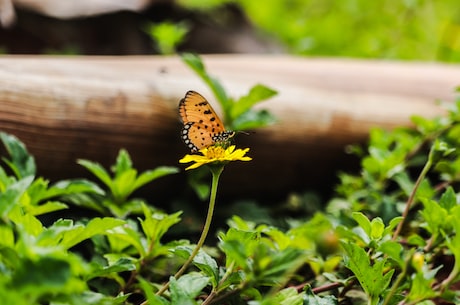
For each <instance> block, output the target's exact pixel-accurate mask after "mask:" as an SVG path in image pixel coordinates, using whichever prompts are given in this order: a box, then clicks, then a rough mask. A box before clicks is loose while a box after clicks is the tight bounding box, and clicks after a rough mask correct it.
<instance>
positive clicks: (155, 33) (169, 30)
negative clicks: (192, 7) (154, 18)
mask: <svg viewBox="0 0 460 305" xmlns="http://www.w3.org/2000/svg"><path fill="white" fill-rule="evenodd" d="M145 31H146V32H147V34H149V35H150V37H151V38H152V39H153V41H154V42H155V43H156V46H157V48H158V51H159V52H160V54H163V55H168V54H174V53H175V52H176V51H177V47H178V45H180V44H181V43H182V42H183V41H184V39H185V37H186V35H187V33H188V32H189V26H188V25H187V23H186V22H178V23H173V22H169V21H165V22H161V23H157V24H153V23H152V24H149V25H148V26H147V27H146V29H145Z"/></svg>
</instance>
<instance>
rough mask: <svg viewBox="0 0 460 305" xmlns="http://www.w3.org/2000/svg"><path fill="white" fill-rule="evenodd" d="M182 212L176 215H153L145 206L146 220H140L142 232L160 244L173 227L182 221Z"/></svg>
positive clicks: (156, 213)
mask: <svg viewBox="0 0 460 305" xmlns="http://www.w3.org/2000/svg"><path fill="white" fill-rule="evenodd" d="M181 214H182V212H181V211H179V212H176V213H174V214H169V215H168V214H165V213H160V212H155V213H151V211H150V210H149V209H148V208H147V207H146V206H144V217H145V218H144V219H143V220H142V219H140V220H139V221H140V223H141V226H142V230H143V231H144V233H145V235H146V236H147V238H148V239H149V240H151V241H154V242H156V243H159V242H160V239H161V238H162V237H163V235H164V234H165V233H166V232H167V231H168V230H169V228H171V227H172V226H173V225H175V224H176V223H178V222H179V221H180V215H181Z"/></svg>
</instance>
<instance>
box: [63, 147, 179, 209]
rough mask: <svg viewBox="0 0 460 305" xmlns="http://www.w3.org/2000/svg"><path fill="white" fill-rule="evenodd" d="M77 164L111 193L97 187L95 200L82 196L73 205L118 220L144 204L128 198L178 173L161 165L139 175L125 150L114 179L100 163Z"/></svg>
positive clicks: (77, 197)
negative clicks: (141, 188)
mask: <svg viewBox="0 0 460 305" xmlns="http://www.w3.org/2000/svg"><path fill="white" fill-rule="evenodd" d="M78 163H79V164H80V165H82V166H84V167H85V168H86V169H87V170H89V171H90V172H91V173H92V174H93V175H94V176H96V177H97V178H98V179H99V180H100V181H101V182H102V183H103V184H104V186H105V187H107V188H108V191H109V194H105V192H103V191H102V192H101V191H100V190H101V189H100V188H98V187H97V186H94V190H95V191H94V195H93V196H92V199H88V198H84V199H83V200H81V196H74V197H72V196H69V199H70V200H73V202H74V203H77V204H80V205H84V206H86V207H88V208H91V209H94V210H97V211H99V212H101V213H103V214H104V215H115V216H118V217H125V216H127V215H129V214H130V213H140V212H141V209H142V204H143V201H142V200H138V199H129V198H128V197H129V196H130V195H131V194H132V193H133V192H134V191H135V190H137V189H138V188H140V187H142V186H144V185H145V184H147V183H149V182H151V181H153V180H155V179H158V178H160V177H163V176H165V175H170V174H174V173H177V172H178V169H177V168H175V167H170V166H160V167H158V168H156V169H154V170H148V171H145V172H143V173H141V174H140V175H138V173H137V170H136V169H134V168H133V167H132V165H133V164H132V161H131V158H130V157H129V155H128V153H127V152H126V151H125V150H123V149H122V150H120V152H119V154H118V157H117V160H116V163H115V165H114V166H112V168H111V169H112V172H113V173H114V177H113V178H112V177H111V176H110V174H109V173H108V172H107V171H106V170H105V169H104V168H103V167H102V166H101V165H100V164H98V163H94V162H91V161H88V160H78ZM96 190H98V192H96Z"/></svg>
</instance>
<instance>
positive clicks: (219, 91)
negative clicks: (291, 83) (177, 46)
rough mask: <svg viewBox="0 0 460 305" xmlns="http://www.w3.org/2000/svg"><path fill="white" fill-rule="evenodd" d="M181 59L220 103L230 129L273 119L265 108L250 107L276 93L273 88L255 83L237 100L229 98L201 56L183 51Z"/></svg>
mask: <svg viewBox="0 0 460 305" xmlns="http://www.w3.org/2000/svg"><path fill="white" fill-rule="evenodd" d="M182 60H183V61H184V62H185V63H186V64H187V65H188V66H189V67H190V68H191V69H192V70H193V71H194V72H195V73H196V74H197V75H198V76H199V77H200V78H201V79H202V80H203V81H204V82H205V83H206V85H208V87H209V88H210V89H211V91H212V92H213V93H214V96H215V98H216V100H217V101H218V102H219V103H220V106H221V107H222V111H223V120H224V122H225V126H226V127H227V129H230V130H236V131H238V130H248V129H255V128H260V127H264V126H267V125H270V124H272V123H273V122H274V121H275V119H274V117H273V116H272V115H271V114H270V113H269V112H268V111H267V110H255V109H252V107H253V106H254V105H256V104H258V103H260V102H262V101H264V100H266V99H269V98H271V97H273V96H274V95H276V94H277V92H276V91H275V90H273V89H270V88H268V87H266V86H264V85H261V84H257V85H255V86H254V87H252V88H251V89H250V90H249V93H248V94H247V95H245V96H242V97H240V98H239V99H237V100H234V99H232V98H230V97H229V96H228V94H227V92H226V91H225V89H224V87H223V86H222V85H221V83H220V82H219V81H218V80H217V79H216V78H215V77H213V76H211V75H209V74H208V72H207V71H206V69H205V66H204V64H203V62H202V60H201V58H200V57H199V56H197V55H195V54H191V53H185V54H183V55H182Z"/></svg>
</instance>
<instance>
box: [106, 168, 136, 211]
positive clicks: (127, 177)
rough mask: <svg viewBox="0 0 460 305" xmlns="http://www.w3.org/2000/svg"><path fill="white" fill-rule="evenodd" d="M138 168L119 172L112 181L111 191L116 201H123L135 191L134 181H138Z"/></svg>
mask: <svg viewBox="0 0 460 305" xmlns="http://www.w3.org/2000/svg"><path fill="white" fill-rule="evenodd" d="M136 177H137V170H135V169H127V170H125V171H123V172H120V173H117V175H116V177H115V179H114V180H113V182H112V186H111V188H110V191H111V192H112V194H113V198H114V200H115V202H116V203H119V204H120V203H123V202H124V201H125V200H126V198H127V197H128V196H129V195H130V194H131V193H132V192H133V191H134V182H135V181H136Z"/></svg>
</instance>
